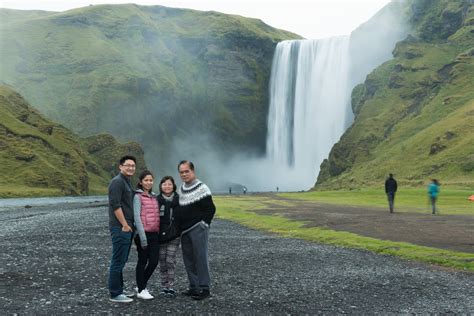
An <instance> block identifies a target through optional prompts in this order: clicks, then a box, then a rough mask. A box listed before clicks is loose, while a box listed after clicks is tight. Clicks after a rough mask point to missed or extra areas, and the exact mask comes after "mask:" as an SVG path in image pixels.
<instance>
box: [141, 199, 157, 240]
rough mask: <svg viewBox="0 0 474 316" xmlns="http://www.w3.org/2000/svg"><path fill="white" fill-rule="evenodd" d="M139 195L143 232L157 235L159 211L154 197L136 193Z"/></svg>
mask: <svg viewBox="0 0 474 316" xmlns="http://www.w3.org/2000/svg"><path fill="white" fill-rule="evenodd" d="M138 194H139V195H140V201H141V210H140V219H141V222H142V225H143V228H144V230H145V232H147V233H157V232H159V230H160V211H159V208H158V200H157V199H156V196H155V195H148V194H146V193H144V192H143V193H138Z"/></svg>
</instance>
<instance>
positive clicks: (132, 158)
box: [119, 155, 137, 165]
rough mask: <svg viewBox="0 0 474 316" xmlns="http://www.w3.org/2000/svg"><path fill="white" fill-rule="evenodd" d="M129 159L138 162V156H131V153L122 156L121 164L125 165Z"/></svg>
mask: <svg viewBox="0 0 474 316" xmlns="http://www.w3.org/2000/svg"><path fill="white" fill-rule="evenodd" d="M127 160H133V162H134V163H137V158H135V157H133V156H131V155H125V156H123V157H122V158H120V161H119V163H120V165H123V164H124V163H125V161H127Z"/></svg>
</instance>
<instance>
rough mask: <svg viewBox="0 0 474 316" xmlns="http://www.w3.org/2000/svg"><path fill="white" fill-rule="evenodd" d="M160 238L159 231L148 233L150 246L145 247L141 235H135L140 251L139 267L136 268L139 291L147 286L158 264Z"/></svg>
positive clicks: (147, 237)
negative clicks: (142, 244)
mask: <svg viewBox="0 0 474 316" xmlns="http://www.w3.org/2000/svg"><path fill="white" fill-rule="evenodd" d="M158 239H159V234H158V233H146V240H147V244H148V246H147V247H146V249H143V248H142V247H141V246H140V237H139V236H138V235H137V236H136V237H135V244H136V245H137V251H138V261H137V268H136V270H135V273H136V277H137V287H138V292H141V291H142V290H143V289H145V288H146V285H147V283H148V280H149V279H150V277H151V275H152V274H153V271H155V269H156V267H157V266H158V259H159V256H160V244H159V242H158Z"/></svg>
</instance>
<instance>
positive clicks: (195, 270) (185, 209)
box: [176, 160, 216, 300]
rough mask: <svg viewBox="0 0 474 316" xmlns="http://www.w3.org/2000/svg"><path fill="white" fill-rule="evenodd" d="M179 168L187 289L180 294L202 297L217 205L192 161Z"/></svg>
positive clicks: (207, 288) (207, 291)
mask: <svg viewBox="0 0 474 316" xmlns="http://www.w3.org/2000/svg"><path fill="white" fill-rule="evenodd" d="M178 171H179V175H180V177H181V180H183V184H181V186H180V187H179V189H178V194H179V205H180V207H179V211H178V214H176V215H177V216H176V217H177V218H176V219H177V222H178V223H179V226H180V228H181V231H182V232H183V233H182V235H181V248H182V251H183V262H184V266H185V267H186V272H187V274H188V280H189V289H188V290H186V291H184V292H183V293H182V294H183V295H186V296H191V297H192V298H193V299H195V300H202V299H205V298H207V297H209V296H210V283H211V279H210V276H209V261H208V240H209V227H210V224H211V221H212V218H213V217H214V213H215V212H216V207H215V206H214V202H213V201H212V194H211V191H210V190H209V188H208V187H207V185H205V184H204V183H202V182H201V181H199V180H198V179H197V178H196V175H195V173H194V165H193V163H192V162H191V161H187V160H183V161H181V162H180V163H179V164H178Z"/></svg>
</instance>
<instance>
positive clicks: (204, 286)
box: [181, 222, 211, 290]
mask: <svg viewBox="0 0 474 316" xmlns="http://www.w3.org/2000/svg"><path fill="white" fill-rule="evenodd" d="M208 240H209V226H208V225H207V224H204V223H203V222H201V223H199V224H198V225H196V227H194V228H193V229H192V230H190V231H188V232H187V233H185V234H183V235H182V236H181V249H182V251H183V262H184V266H185V267H186V272H187V274H188V280H189V289H191V290H209V287H210V285H211V278H210V276H209V261H208V243H209V242H208Z"/></svg>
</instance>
